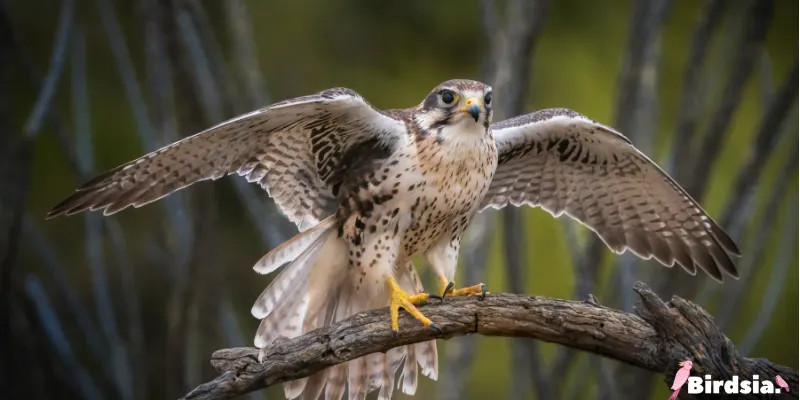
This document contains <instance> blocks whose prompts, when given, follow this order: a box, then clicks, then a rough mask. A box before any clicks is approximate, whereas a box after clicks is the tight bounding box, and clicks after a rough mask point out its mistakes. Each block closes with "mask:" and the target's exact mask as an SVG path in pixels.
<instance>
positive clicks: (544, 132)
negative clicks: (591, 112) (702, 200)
mask: <svg viewBox="0 0 800 400" xmlns="http://www.w3.org/2000/svg"><path fill="white" fill-rule="evenodd" d="M491 129H492V132H493V133H494V135H495V140H496V142H497V151H498V156H499V161H498V166H497V171H496V172H495V175H494V178H493V180H492V183H491V185H490V186H489V191H488V193H487V194H486V196H485V197H484V200H483V204H482V205H483V208H486V207H493V208H502V207H505V206H507V205H508V204H511V205H514V206H520V205H522V204H528V205H531V206H539V207H542V208H543V209H545V210H547V211H549V212H550V213H551V214H553V215H554V216H556V217H558V216H560V215H561V214H564V213H566V214H567V215H569V216H570V217H572V218H574V219H576V220H578V221H580V222H581V223H583V224H584V225H586V226H587V227H589V228H590V229H592V230H593V231H595V232H596V233H597V234H598V235H599V236H600V238H601V239H602V240H603V242H605V244H606V245H608V247H609V248H611V249H612V250H613V251H615V252H617V253H622V252H623V251H625V250H631V251H633V252H634V253H635V254H636V255H638V256H640V257H642V258H644V259H650V258H655V259H656V260H658V261H659V262H660V263H662V264H664V265H666V266H672V265H673V264H675V263H677V264H680V265H681V266H683V268H685V269H686V271H688V272H689V273H691V274H693V275H694V274H695V272H696V270H697V269H696V268H697V267H699V268H700V269H702V270H704V271H705V272H707V273H708V274H709V275H710V276H711V277H713V278H714V279H717V280H722V273H721V272H720V270H722V271H725V272H727V273H728V274H729V275H731V276H733V277H738V273H737V271H736V267H735V265H734V264H733V262H732V260H731V258H730V255H729V254H732V255H739V249H738V248H737V247H736V243H734V242H733V240H731V238H730V237H728V235H727V234H726V233H725V231H724V230H723V229H722V228H721V227H720V226H719V225H717V223H716V222H714V220H713V219H711V217H709V216H708V214H706V212H705V211H703V209H702V208H701V207H700V205H699V204H697V202H695V201H694V200H693V199H692V198H691V196H689V194H688V193H686V191H684V190H683V188H681V187H680V185H678V183H677V182H675V181H674V180H673V179H672V178H670V176H669V175H667V174H666V173H665V172H664V171H662V170H661V168H659V167H658V166H657V165H656V164H655V163H653V162H652V161H651V160H650V159H649V158H647V156H645V155H644V154H642V152H640V151H639V150H637V149H636V148H635V147H633V145H632V144H631V142H630V141H629V140H628V139H627V138H625V136H622V134H620V133H619V132H617V131H615V130H613V129H611V128H609V127H608V126H605V125H603V124H600V123H597V122H595V121H592V120H591V119H589V118H586V117H585V116H583V115H580V114H578V113H576V112H575V111H572V110H568V109H564V108H554V109H548V110H541V111H537V112H534V113H530V114H527V115H522V116H519V117H515V118H511V119H508V120H505V121H501V122H498V123H495V124H492V126H491Z"/></svg>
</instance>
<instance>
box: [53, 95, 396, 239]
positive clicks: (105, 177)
mask: <svg viewBox="0 0 800 400" xmlns="http://www.w3.org/2000/svg"><path fill="white" fill-rule="evenodd" d="M405 134H406V127H405V124H404V122H403V121H402V120H400V119H397V118H395V117H393V116H392V115H391V114H389V113H385V112H382V111H380V110H377V109H375V108H374V107H372V106H371V105H370V104H369V103H367V101H366V100H364V98H362V97H361V96H360V95H359V94H358V93H356V92H355V91H353V90H350V89H345V88H334V89H328V90H325V91H322V92H319V93H317V94H314V95H310V96H304V97H298V98H295V99H291V100H286V101H283V102H279V103H275V104H273V105H271V106H268V107H266V108H263V109H260V110H257V111H253V112H250V113H247V114H244V115H241V116H239V117H236V118H233V119H231V120H228V121H225V122H223V123H221V124H219V125H217V126H214V127H212V128H210V129H207V130H205V131H203V132H200V133H198V134H196V135H194V136H190V137H188V138H186V139H183V140H181V141H178V142H175V143H173V144H170V145H168V146H165V147H163V148H161V149H159V150H156V151H154V152H152V153H150V154H147V155H145V156H143V157H140V158H138V159H136V160H134V161H131V162H129V163H127V164H124V165H121V166H119V167H117V168H114V169H112V170H110V171H107V172H105V173H103V174H102V175H100V176H98V177H96V178H94V179H92V180H90V181H89V182H87V183H85V184H84V185H83V186H81V187H80V188H79V189H78V190H77V192H76V193H74V194H73V195H72V196H70V197H68V198H67V199H66V200H64V201H62V202H61V203H59V204H58V205H57V206H55V207H54V208H53V210H52V211H50V212H49V213H48V218H53V217H57V216H60V215H72V214H75V213H79V212H81V211H84V210H87V209H88V210H91V211H95V210H104V212H103V213H104V214H105V215H110V214H114V213H116V212H119V211H121V210H123V209H125V208H127V207H129V206H134V207H141V206H143V205H145V204H148V203H150V202H153V201H156V200H158V199H160V198H162V197H164V196H166V195H168V194H170V193H172V192H174V191H176V190H179V189H182V188H184V187H186V186H188V185H191V184H193V183H195V182H197V181H201V180H206V179H219V178H221V177H223V176H225V175H228V174H233V173H238V174H239V175H243V176H245V177H246V178H247V179H248V181H250V182H258V183H259V184H260V185H261V187H263V188H264V189H265V190H267V192H268V193H269V195H270V196H271V197H272V198H274V199H275V202H276V203H277V204H278V206H279V207H280V209H281V210H282V211H283V212H284V213H285V214H286V215H287V216H288V217H289V219H290V220H292V222H294V223H296V224H298V225H299V226H308V225H310V224H316V223H318V222H319V221H321V220H323V219H324V218H325V217H327V216H329V215H331V214H333V213H335V212H336V209H337V201H336V195H337V191H338V188H339V185H341V183H342V179H343V176H342V175H343V172H345V171H346V169H347V168H346V167H347V166H348V165H352V164H353V163H361V162H364V161H365V160H363V158H364V157H380V156H382V155H384V156H385V155H387V154H389V153H391V152H392V151H393V149H394V146H395V144H396V143H397V142H398V140H400V139H401V138H403V137H404V135H405Z"/></svg>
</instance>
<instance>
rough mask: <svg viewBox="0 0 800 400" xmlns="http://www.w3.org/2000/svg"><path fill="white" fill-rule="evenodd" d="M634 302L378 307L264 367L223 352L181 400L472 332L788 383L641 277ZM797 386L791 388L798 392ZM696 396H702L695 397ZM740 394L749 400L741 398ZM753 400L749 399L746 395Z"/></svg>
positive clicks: (512, 299)
mask: <svg viewBox="0 0 800 400" xmlns="http://www.w3.org/2000/svg"><path fill="white" fill-rule="evenodd" d="M634 291H636V293H637V294H638V295H639V297H640V299H641V303H639V304H637V306H636V308H635V313H625V312H622V311H618V310H614V309H611V308H607V307H604V306H602V305H599V304H597V303H596V302H593V301H568V300H559V299H552V298H547V297H540V296H524V295H514V294H497V295H489V296H487V297H486V299H485V300H483V301H481V300H479V299H477V298H447V299H445V301H444V302H441V303H440V302H436V301H434V302H432V303H430V304H428V305H425V306H423V307H422V311H423V312H424V313H425V315H427V316H428V317H429V318H431V319H432V320H433V321H434V322H435V323H436V324H437V325H438V326H439V327H440V328H441V331H436V330H434V329H430V328H425V327H423V326H421V325H419V324H418V323H416V322H415V321H414V320H413V318H411V317H410V316H408V315H407V314H403V315H401V318H400V325H401V328H400V332H401V334H400V335H398V336H397V337H395V336H394V335H393V334H392V331H391V330H390V329H389V325H388V324H389V316H388V314H387V312H386V309H380V310H373V311H369V312H366V313H360V314H357V315H355V316H353V317H352V318H350V319H348V320H346V321H342V322H340V323H338V324H335V325H331V326H329V327H325V328H321V329H317V330H315V331H313V332H310V333H308V334H306V335H303V336H300V337H297V338H294V339H290V340H286V341H283V342H280V343H276V344H273V345H272V346H270V347H267V348H266V349H265V350H266V351H265V356H264V360H263V363H259V362H258V350H257V349H254V348H233V349H222V350H218V351H216V352H214V354H213V356H212V359H211V364H212V365H213V366H214V368H215V369H216V370H217V371H218V372H220V373H221V375H220V376H219V377H217V378H216V379H214V380H213V381H211V382H207V383H204V384H202V385H200V386H198V387H197V388H195V389H194V390H192V391H191V392H190V393H188V394H187V395H186V396H185V397H184V398H185V399H230V398H233V397H236V396H239V395H242V394H245V393H249V392H252V391H255V390H259V389H262V388H265V387H268V386H272V385H275V384H278V383H281V382H286V381H289V380H294V379H299V378H303V377H307V376H310V375H311V374H313V373H315V372H317V371H319V370H322V369H324V368H327V367H330V366H333V365H336V364H340V363H342V362H345V361H349V360H352V359H355V358H358V357H361V356H364V355H367V354H371V353H375V352H384V351H387V350H389V349H391V348H394V347H398V346H403V345H407V344H410V343H416V342H422V341H426V340H431V339H448V338H451V337H454V336H459V335H467V334H472V333H479V334H482V335H486V336H506V337H524V338H530V339H538V340H542V341H545V342H551V343H557V344H561V345H564V346H569V347H572V348H575V349H578V350H583V351H588V352H591V353H595V354H599V355H603V356H606V357H609V358H613V359H616V360H619V361H622V362H625V363H628V364H631V365H634V366H637V367H640V368H643V369H646V370H648V371H653V372H657V373H663V374H665V382H667V384H670V383H671V382H672V379H673V378H674V375H675V372H676V371H677V370H678V363H679V362H680V361H683V360H686V359H690V360H692V361H693V362H694V365H695V366H694V368H693V370H692V374H696V375H699V376H702V375H705V374H710V375H711V376H712V377H714V378H715V379H726V378H729V377H731V376H732V375H739V376H740V377H747V378H746V379H750V377H751V376H752V375H754V374H757V375H759V376H761V377H762V379H772V377H774V376H775V375H778V374H780V375H781V376H782V377H783V378H784V379H785V380H786V381H787V382H788V383H789V386H790V387H791V388H797V384H798V375H797V371H795V370H793V369H791V368H789V367H785V366H781V365H778V364H775V363H773V362H770V361H769V360H765V359H752V358H744V357H741V356H740V355H739V353H738V352H737V351H736V348H735V347H734V346H733V343H732V342H731V341H730V339H728V338H727V337H726V336H725V335H724V334H723V333H722V332H721V331H720V330H719V329H718V328H717V327H716V326H715V325H714V323H713V320H712V318H711V316H710V315H709V314H708V313H707V312H706V311H705V310H703V309H702V308H700V307H699V306H697V305H695V304H693V303H691V302H689V301H686V300H684V299H681V298H679V297H673V298H672V300H671V301H670V302H668V303H664V302H663V301H661V299H659V298H658V296H656V294H655V293H653V291H652V290H650V288H649V287H648V286H647V285H646V284H644V283H641V282H637V283H636V284H635V285H634ZM796 393H797V392H796V391H794V390H793V391H792V392H791V393H790V394H791V395H792V396H794V397H795V398H797V394H796ZM698 398H702V397H698ZM741 398H743V399H744V398H750V397H747V396H742V397H741ZM753 398H756V397H753Z"/></svg>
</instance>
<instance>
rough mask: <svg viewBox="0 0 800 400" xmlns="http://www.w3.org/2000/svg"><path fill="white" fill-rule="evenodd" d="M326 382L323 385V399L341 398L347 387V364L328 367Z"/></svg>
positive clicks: (340, 399)
mask: <svg viewBox="0 0 800 400" xmlns="http://www.w3.org/2000/svg"><path fill="white" fill-rule="evenodd" d="M326 372H327V373H328V376H327V377H328V383H327V384H326V385H325V400H342V396H344V391H345V389H347V364H339V365H335V366H333V367H330V368H328V370H327V371H326Z"/></svg>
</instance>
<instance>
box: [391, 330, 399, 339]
mask: <svg viewBox="0 0 800 400" xmlns="http://www.w3.org/2000/svg"><path fill="white" fill-rule="evenodd" d="M392 333H393V334H394V337H398V336H400V331H399V330H397V329H392Z"/></svg>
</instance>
